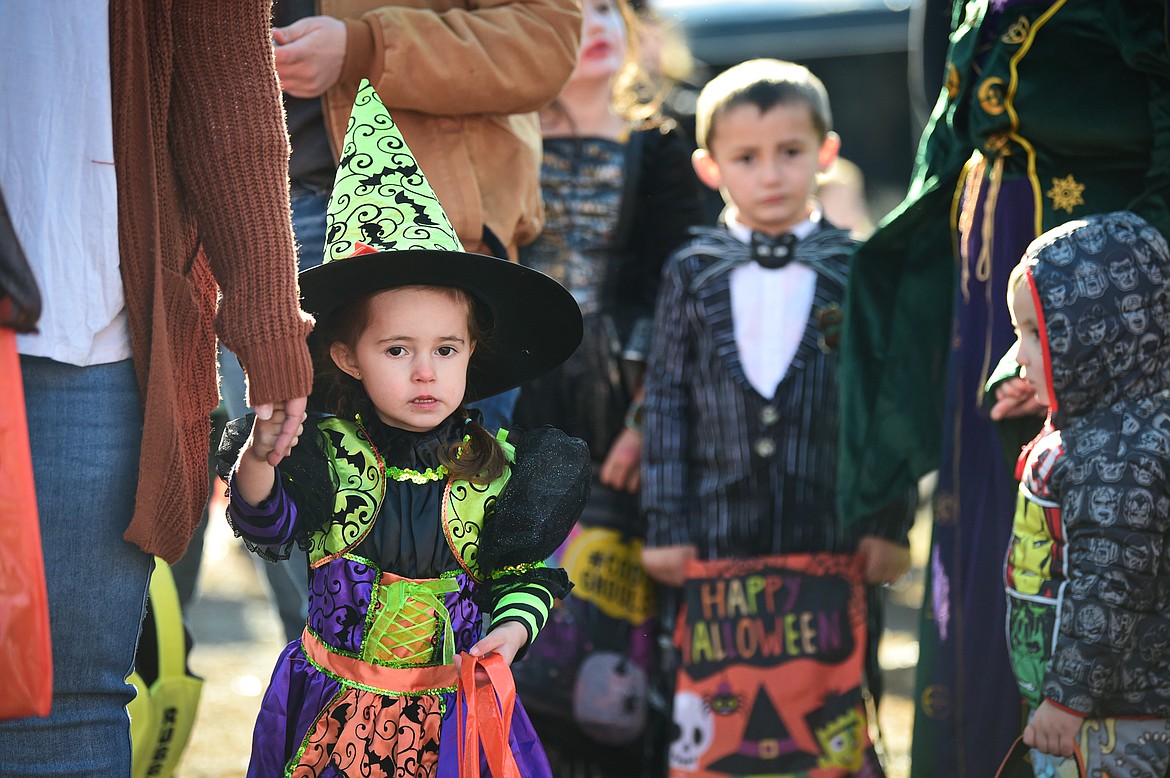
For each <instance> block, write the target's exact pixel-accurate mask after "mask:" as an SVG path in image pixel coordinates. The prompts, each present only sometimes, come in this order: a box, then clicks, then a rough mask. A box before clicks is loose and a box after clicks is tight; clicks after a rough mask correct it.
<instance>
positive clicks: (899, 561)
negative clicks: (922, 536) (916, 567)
mask: <svg viewBox="0 0 1170 778" xmlns="http://www.w3.org/2000/svg"><path fill="white" fill-rule="evenodd" d="M857 553H859V554H861V556H862V557H863V558H864V559H865V582H866V583H871V584H892V583H895V582H896V581H897V580H898V579H899V578H901V577H902V576H904V575H905V574H906V571H908V570H909V569H910V549H908V548H907V547H906V546H903V545H901V544H899V543H894V542H893V541H890V540H886V539H885V538H879V537H875V536H873V535H867V536H865V537H864V538H862V539H861V540H860V541H859V542H858V544H857Z"/></svg>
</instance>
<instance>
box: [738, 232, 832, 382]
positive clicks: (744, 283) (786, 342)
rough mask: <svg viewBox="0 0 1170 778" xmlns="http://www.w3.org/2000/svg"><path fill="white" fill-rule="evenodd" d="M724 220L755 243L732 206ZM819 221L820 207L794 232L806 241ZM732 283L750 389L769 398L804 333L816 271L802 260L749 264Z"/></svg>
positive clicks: (741, 237)
mask: <svg viewBox="0 0 1170 778" xmlns="http://www.w3.org/2000/svg"><path fill="white" fill-rule="evenodd" d="M725 221H726V223H727V229H728V231H729V232H730V233H731V235H732V237H734V238H736V239H738V240H741V241H743V242H744V243H749V244H750V243H751V238H752V231H751V229H750V228H748V227H745V226H744V225H742V224H740V223H739V221H738V220H737V219H736V218H735V212H734V211H733V210H732V209H728V212H727V215H726V217H725ZM820 221H821V212H820V210H819V209H818V210H815V211H813V214H812V217H811V218H809V219H808V220H806V221H804V222H801V223H800V224H798V225H796V226H795V227H793V228H792V230H791V231H790V232H791V234H793V235H795V236H796V237H797V239H798V240H803V239H804V238H807V237H808V236H809V235H811V234H812V233H813V232H814V231H815V230H816V228H817V226H818V224H820ZM728 282H729V283H730V286H731V315H732V320H733V322H734V328H735V345H736V348H737V349H738V350H739V361H740V364H742V365H743V372H744V375H745V376H747V380H748V383H750V384H751V385H752V388H754V389H755V390H756V391H757V392H759V393H760V395H761V396H762V397H764V398H765V399H768V400H770V399H772V397H773V396H774V395H775V394H776V387H777V386H778V385H779V384H780V381H782V380H783V379H784V374H785V373H786V372H787V371H788V367H789V365H791V364H792V359H793V357H795V356H796V349H797V348H798V347H799V346H800V341H801V338H803V337H804V330H805V328H806V327H807V326H808V317H809V313H810V312H811V311H812V305H813V299H814V297H815V295H816V290H817V273H816V271H815V270H813V269H812V268H810V267H808V266H807V265H803V264H801V263H799V262H789V263H788V264H787V265H785V266H784V267H781V268H766V267H763V266H761V265H760V264H759V263H758V262H749V263H747V264H744V265H739V266H738V267H736V268H735V269H734V270H732V271H731V274H730V278H729V279H728Z"/></svg>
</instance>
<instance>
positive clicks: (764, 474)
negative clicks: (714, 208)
mask: <svg viewBox="0 0 1170 778" xmlns="http://www.w3.org/2000/svg"><path fill="white" fill-rule="evenodd" d="M695 232H696V237H695V238H694V239H693V240H692V241H691V242H690V243H689V244H687V245H686V246H684V247H683V248H682V249H680V250H679V251H677V252H676V253H675V254H674V255H673V256H672V257H671V259H670V260H669V261H668V262H667V265H666V267H665V268H664V270H663V279H662V284H661V288H660V292H659V297H658V303H657V307H656V309H655V310H656V313H655V323H654V335H653V342H652V346H651V353H650V356H649V360H648V364H647V372H646V384H645V386H646V398H645V417H644V436H645V437H644V461H643V479H642V502H643V507H644V508H645V510H646V513H647V519H648V523H649V527H648V531H647V545H648V546H651V547H654V546H667V545H678V544H684V543H693V544H695V545H696V546H697V547H698V551H699V556H700V558H701V559H718V558H728V557H748V556H760V555H765V554H772V553H791V552H811V551H852V550H853V549H854V547H855V545H856V540H857V537H859V534H858V533H859V531H858V530H855V531H849V532H847V531H846V530H845V529H844V528H842V527H841V526H840V524H839V522H838V521H837V511H836V507H835V489H836V479H837V432H838V419H837V416H838V413H837V409H838V397H837V357H836V352H835V337H834V336H835V334H836V333H835V330H836V328H837V327H839V325H840V311H841V305H842V302H843V298H844V292H845V279H846V275H847V268H848V260H849V256H850V253H851V252H852V249H853V245H854V244H853V241H852V240H851V239H850V238H849V236H848V234H847V233H846V232H845V231H844V230H839V229H836V228H834V227H832V226H830V225H828V224H827V223H826V222H823V221H822V226H821V228H820V229H819V230H818V231H817V232H815V233H813V235H811V236H810V237H809V238H807V239H806V240H804V241H801V242H800V243H799V244H798V245H797V248H796V257H795V261H799V262H803V263H805V264H806V265H808V266H809V267H812V268H813V269H814V270H816V271H817V274H818V279H817V287H816V292H815V296H814V301H813V305H812V309H811V310H810V311H809V317H808V324H807V325H806V328H805V332H804V336H803V338H802V340H801V343H800V346H799V347H798V349H797V352H796V355H795V357H794V358H793V361H792V364H791V365H790V366H789V368H788V370H787V372H786V373H785V375H784V377H783V379H782V380H781V382H780V384H779V386H778V387H777V390H776V394H775V396H774V397H771V398H767V397H763V396H761V395H760V393H759V392H758V391H757V390H756V389H754V388H753V387H752V385H751V384H750V383H749V382H748V380H747V378H746V376H745V374H744V370H743V366H742V363H741V361H740V354H739V352H738V348H737V345H736V341H735V331H734V323H733V320H732V308H731V295H730V291H729V281H728V278H729V271H730V270H731V269H732V268H734V267H735V266H737V265H738V264H740V263H742V262H749V261H752V259H751V256H750V251H749V249H748V247H747V246H745V245H744V244H743V243H742V242H740V241H738V240H736V239H735V238H734V237H732V236H731V235H730V234H729V233H728V232H727V230H726V229H722V228H716V229H699V230H696V231H695ZM785 302H786V301H785V300H777V301H776V304H777V305H784V304H785ZM904 513H905V512H901V513H898V514H895V515H888V516H885V517H884V519H885V521H886V522H887V523H888V524H889V525H890V526H884V527H874V526H867V527H865V528H863V529H861V530H860V532H861V533H863V534H878V535H881V536H883V537H888V538H890V539H893V540H901V541H903V542H904V540H905V533H906V531H907V529H908V519H909V518H911V517H912V511H910V515H909V516H906V515H903V514H904Z"/></svg>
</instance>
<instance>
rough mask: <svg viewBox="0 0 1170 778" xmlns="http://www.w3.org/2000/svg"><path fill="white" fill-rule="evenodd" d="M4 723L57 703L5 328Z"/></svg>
mask: <svg viewBox="0 0 1170 778" xmlns="http://www.w3.org/2000/svg"><path fill="white" fill-rule="evenodd" d="M0 667H2V668H4V686H5V688H4V693H3V694H0V720H3V719H18V718H24V717H26V716H47V715H49V707H50V706H51V704H52V702H53V653H52V650H51V649H50V645H49V601H48V595H47V594H46V593H45V567H44V558H43V557H42V555H41V529H40V524H39V522H38V519H37V501H36V491H35V489H34V487H33V473H32V457H31V455H30V453H29V448H28V421H27V417H26V416H25V410H24V386H23V384H22V383H21V378H20V359H19V358H18V357H17V355H16V333H14V332H13V331H12V330H10V329H7V328H3V327H0Z"/></svg>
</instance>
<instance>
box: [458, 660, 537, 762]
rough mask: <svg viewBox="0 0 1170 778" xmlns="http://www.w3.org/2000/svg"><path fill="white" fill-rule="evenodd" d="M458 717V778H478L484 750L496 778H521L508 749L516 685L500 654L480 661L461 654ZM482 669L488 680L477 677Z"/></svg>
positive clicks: (514, 759)
mask: <svg viewBox="0 0 1170 778" xmlns="http://www.w3.org/2000/svg"><path fill="white" fill-rule="evenodd" d="M461 656H462V660H463V664H462V667H461V668H460V670H459V690H458V694H457V695H456V705H458V706H459V707H458V708H457V709H456V715H457V718H458V723H459V724H460V727H459V730H458V731H459V739H458V744H459V776H460V778H479V767H480V758H479V755H480V748H481V746H482V749H483V754H484V757H485V758H486V762H487V766H488V769H489V770H490V771H491V774H492V776H493V778H521V776H520V767H519V766H518V765H517V764H516V757H515V755H514V754H513V753H512V749H511V748H510V747H509V746H508V738H509V735H510V734H511V731H512V710H513V708H515V706H516V683H515V681H513V680H512V671H511V670H510V669H509V668H508V665H507V664H505V663H504V660H503V658H502V657H501V656H500V655H499V654H488V655H486V656H482V657H478V656H472V655H471V654H466V653H465V654H462V655H461ZM476 668H483V670H484V674H485V675H486V678H485V679H481V678H479V677H477V675H478V674H477V673H476Z"/></svg>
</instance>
